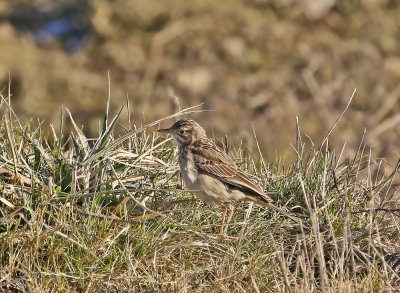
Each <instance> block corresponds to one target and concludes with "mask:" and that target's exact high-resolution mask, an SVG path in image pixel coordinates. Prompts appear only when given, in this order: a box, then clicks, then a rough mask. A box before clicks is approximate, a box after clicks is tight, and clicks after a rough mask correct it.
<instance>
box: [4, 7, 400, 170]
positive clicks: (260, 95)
mask: <svg viewBox="0 0 400 293" xmlns="http://www.w3.org/2000/svg"><path fill="white" fill-rule="evenodd" d="M399 15H400V2H399V1H397V0H347V1H339V0H319V1H314V0H304V1H296V0H247V1H244V0H229V1H185V0H169V1H155V0H135V1H132V0H114V1H111V0H110V1H100V0H99V1H80V0H75V1H73V0H68V1H66V0H65V1H50V0H35V1H21V0H13V1H1V2H0V42H1V53H0V90H1V92H2V93H3V94H4V93H7V91H8V83H9V75H10V76H11V93H12V103H13V105H14V108H15V109H16V110H17V112H18V115H19V116H20V117H23V118H24V119H25V120H26V119H32V117H38V118H40V119H44V120H45V122H44V123H45V124H47V125H48V124H49V123H54V124H57V123H58V122H59V116H60V111H61V105H65V106H66V107H68V108H69V109H70V110H71V111H72V112H73V115H74V117H75V119H76V120H77V122H78V123H79V124H80V125H84V131H85V132H86V133H87V134H89V135H91V134H93V135H95V134H96V132H97V129H98V121H99V119H101V117H102V115H103V113H104V111H105V104H106V98H107V96H108V79H107V72H108V71H109V72H110V81H111V95H112V109H113V110H114V111H117V110H118V109H119V108H120V107H121V105H123V104H125V103H126V100H127V98H128V99H129V101H130V105H131V110H132V115H131V116H132V117H131V119H132V121H134V122H135V123H141V122H144V121H152V120H154V119H157V118H160V117H162V116H165V115H168V114H171V113H173V112H174V111H176V110H177V109H178V107H181V108H184V107H187V106H193V105H197V104H199V103H204V105H203V106H202V107H203V108H204V109H212V110H215V112H207V113H202V114H198V115H197V116H194V118H196V119H197V120H199V122H201V123H202V124H203V125H204V126H205V128H206V129H208V130H210V131H211V130H213V131H214V134H215V137H220V136H222V135H225V134H228V135H230V137H231V138H232V139H233V140H234V141H235V143H239V142H240V140H242V139H243V141H244V143H245V144H246V145H247V147H249V148H250V149H252V150H255V141H254V135H253V130H252V126H251V124H252V123H253V124H254V129H255V132H256V134H257V137H258V140H259V143H260V145H261V149H262V152H263V154H264V155H265V156H266V157H267V158H269V159H270V160H273V159H274V158H275V157H276V155H277V154H278V156H279V157H282V158H285V157H286V156H290V154H293V150H292V148H291V146H290V144H291V143H292V144H293V143H294V140H295V117H296V116H299V119H300V125H301V129H302V131H304V132H305V133H306V134H307V135H309V136H310V137H311V138H312V140H313V141H314V142H315V143H316V144H318V143H319V142H320V140H321V138H322V137H323V136H324V135H326V134H327V132H328V131H329V129H330V127H331V126H332V125H333V124H334V122H335V120H336V119H337V118H338V117H339V115H340V114H341V112H342V111H343V109H344V108H345V107H346V104H347V102H348V100H349V98H350V96H351V94H352V92H353V90H354V88H357V93H356V95H355V98H354V100H353V102H352V104H351V106H350V108H349V110H348V111H347V113H346V115H345V116H344V117H343V119H342V120H341V122H340V124H339V125H338V128H337V129H336V130H335V135H333V138H332V144H331V146H332V147H335V148H338V149H340V148H341V147H342V145H343V143H344V142H346V154H350V155H351V154H352V153H354V152H355V151H356V150H357V148H358V146H359V144H360V141H361V138H362V137H363V134H364V129H366V130H367V132H366V136H365V141H366V142H367V144H368V145H369V146H370V147H372V150H373V154H374V155H373V156H374V157H381V156H382V157H388V158H390V159H397V158H398V156H399V153H398V145H399V142H400V137H399V135H400V128H399V123H400V122H399V121H400V114H398V113H399V108H400V103H399V96H400V50H399V48H400V22H399ZM175 96H176V97H178V98H177V99H176V98H175ZM177 101H179V105H178V103H177ZM123 115H124V116H123V119H125V120H126V119H127V114H126V113H124V114H123ZM285 160H286V159H284V161H285ZM394 164H395V163H394V162H393V164H392V165H394Z"/></svg>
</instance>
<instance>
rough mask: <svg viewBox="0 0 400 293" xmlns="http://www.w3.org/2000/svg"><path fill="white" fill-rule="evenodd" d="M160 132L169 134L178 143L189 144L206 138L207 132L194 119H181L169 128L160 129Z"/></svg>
mask: <svg viewBox="0 0 400 293" xmlns="http://www.w3.org/2000/svg"><path fill="white" fill-rule="evenodd" d="M158 132H160V133H162V134H170V135H171V136H172V137H173V138H174V139H175V140H176V141H177V143H178V144H191V143H194V142H196V141H197V140H200V139H206V138H207V134H206V131H205V130H204V129H203V127H201V126H200V124H199V123H197V122H196V121H194V120H191V119H181V120H178V121H176V122H175V123H174V124H173V125H172V126H171V127H170V128H166V129H160V130H158Z"/></svg>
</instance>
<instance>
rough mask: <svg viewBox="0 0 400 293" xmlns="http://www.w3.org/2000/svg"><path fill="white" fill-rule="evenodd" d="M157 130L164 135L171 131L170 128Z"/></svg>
mask: <svg viewBox="0 0 400 293" xmlns="http://www.w3.org/2000/svg"><path fill="white" fill-rule="evenodd" d="M157 132H159V133H161V134H164V135H166V134H169V133H171V128H165V129H159V130H157Z"/></svg>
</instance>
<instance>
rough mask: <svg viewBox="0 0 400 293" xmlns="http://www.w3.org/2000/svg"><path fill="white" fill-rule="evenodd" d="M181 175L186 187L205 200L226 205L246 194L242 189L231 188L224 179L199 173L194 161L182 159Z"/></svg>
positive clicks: (218, 204)
mask: <svg viewBox="0 0 400 293" xmlns="http://www.w3.org/2000/svg"><path fill="white" fill-rule="evenodd" d="M180 168H181V177H182V180H183V182H184V183H185V186H186V188H188V189H189V190H190V191H192V192H193V193H194V194H196V195H197V196H198V197H199V198H200V199H201V200H202V201H203V202H205V203H208V204H211V205H217V206H225V205H227V204H229V203H230V202H232V201H235V200H241V199H243V198H244V194H243V193H242V192H240V191H233V190H231V189H230V188H229V187H228V186H227V185H226V184H225V183H223V182H222V181H220V180H218V179H216V178H214V177H212V176H208V175H205V174H199V173H198V171H197V168H196V167H195V165H194V162H192V161H191V160H181V161H180Z"/></svg>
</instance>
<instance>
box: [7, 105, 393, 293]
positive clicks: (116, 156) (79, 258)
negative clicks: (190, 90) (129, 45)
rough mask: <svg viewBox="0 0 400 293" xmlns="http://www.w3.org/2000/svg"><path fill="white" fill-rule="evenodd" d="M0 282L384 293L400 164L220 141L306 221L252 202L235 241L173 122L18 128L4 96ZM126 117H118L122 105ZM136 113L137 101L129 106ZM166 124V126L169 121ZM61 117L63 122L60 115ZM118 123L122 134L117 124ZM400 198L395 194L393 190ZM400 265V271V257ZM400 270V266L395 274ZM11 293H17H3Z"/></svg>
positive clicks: (52, 287)
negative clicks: (185, 155)
mask: <svg viewBox="0 0 400 293" xmlns="http://www.w3.org/2000/svg"><path fill="white" fill-rule="evenodd" d="M2 110H3V112H2V115H1V117H0V120H1V121H0V125H1V126H0V133H1V135H0V290H4V291H7V290H9V292H206V291H207V292H209V291H214V292H226V291H228V290H229V291H231V292H315V291H321V292H372V291H373V292H384V291H385V292H387V291H390V290H394V288H396V286H398V281H399V271H398V269H399V267H400V265H399V258H400V257H399V256H398V255H396V251H400V247H399V243H400V236H399V235H400V234H399V231H400V229H399V216H400V215H399V214H400V212H399V204H398V202H399V201H398V194H397V193H396V185H395V184H394V182H396V176H398V172H397V166H389V165H388V163H387V162H385V160H373V159H372V158H371V157H370V156H369V152H368V150H366V149H365V146H364V145H363V144H361V145H360V149H359V151H358V153H357V154H356V156H355V157H353V158H343V157H342V156H341V153H342V151H341V152H339V153H336V152H335V151H332V150H330V148H329V137H327V138H326V139H325V140H324V141H323V143H322V144H321V145H319V146H316V145H314V146H311V147H308V148H307V149H306V147H305V145H306V144H305V143H303V141H302V139H303V138H302V137H301V135H300V131H299V132H298V137H297V145H296V146H295V147H294V149H295V152H296V155H297V158H296V160H295V161H293V163H292V164H291V166H290V168H288V169H283V167H282V165H281V164H280V163H279V161H277V162H275V163H271V164H267V163H266V162H265V161H264V160H263V159H262V156H261V159H255V158H253V157H252V156H251V155H250V154H249V153H248V152H247V151H246V150H245V149H244V148H238V149H237V148H235V147H233V146H232V145H231V144H230V143H229V141H227V140H224V141H223V142H222V143H221V144H222V146H223V147H224V148H225V150H226V151H227V152H228V153H229V154H230V155H231V156H232V157H233V158H235V159H236V160H237V163H238V164H239V165H240V166H241V168H243V169H244V170H246V171H247V172H249V173H250V174H253V175H254V176H255V178H258V179H259V180H260V183H261V184H262V185H263V186H264V188H265V190H267V191H268V192H270V195H271V197H273V198H274V199H275V200H276V201H277V202H278V204H280V205H285V206H286V207H287V208H290V209H292V210H293V211H294V212H301V213H303V214H307V215H308V216H309V218H308V219H306V220H304V221H303V223H301V224H299V223H294V222H293V221H291V220H290V219H287V218H285V217H284V216H282V215H280V214H278V213H276V212H274V211H270V210H266V209H263V208H259V207H256V206H253V205H251V204H250V205H249V204H247V203H240V204H237V205H236V211H235V214H234V217H233V219H232V221H231V223H230V225H229V228H228V236H227V237H225V238H224V239H221V238H220V237H218V231H219V216H220V211H219V210H217V209H215V208H213V207H210V206H207V205H204V204H202V203H201V202H200V201H199V200H198V199H197V198H194V197H193V196H192V194H191V193H190V192H188V191H185V189H183V188H182V185H181V180H180V177H179V172H178V171H179V170H178V166H177V164H176V153H175V147H174V145H173V143H172V142H171V140H170V139H167V140H165V139H163V138H160V137H158V136H157V135H156V134H155V132H154V131H153V130H154V128H152V127H153V126H157V125H158V124H159V123H160V122H162V121H163V120H166V119H170V118H174V117H177V116H180V115H187V114H190V113H191V112H193V111H195V110H196V109H195V108H191V109H186V110H183V111H180V112H178V113H176V114H174V115H172V116H169V117H165V118H164V119H161V120H158V121H154V122H153V123H150V124H147V125H144V126H141V127H136V126H134V125H130V124H128V125H119V124H118V117H119V114H117V115H116V116H115V117H114V118H110V117H109V115H108V112H107V113H106V115H105V118H104V121H103V123H102V125H100V127H99V135H98V137H97V138H95V139H89V138H87V137H86V136H85V135H84V134H83V132H82V131H81V129H80V128H79V127H77V126H76V125H75V123H74V122H73V121H74V120H73V117H72V115H71V114H70V113H69V112H68V110H65V111H63V112H64V113H67V114H68V115H67V116H68V117H64V116H63V117H61V120H62V121H64V120H66V119H69V120H70V121H71V122H72V125H73V126H74V127H73V128H74V131H73V132H71V133H64V130H63V128H62V126H61V129H59V130H55V129H53V131H52V132H51V133H50V135H49V136H46V135H44V134H43V132H42V131H41V127H42V125H41V124H40V123H38V124H37V125H35V123H31V124H29V125H26V126H22V125H20V123H19V121H18V119H17V117H16V115H14V112H13V111H12V109H11V108H10V107H9V99H8V100H7V99H4V98H3V99H2ZM120 113H121V112H120ZM128 114H129V108H128ZM169 122H170V121H169ZM61 125H63V123H61ZM116 128H120V129H119V131H118V133H121V129H122V132H123V134H122V135H120V136H118V137H114V130H115V129H116ZM396 197H397V198H396ZM396 262H397V265H396ZM396 270H397V271H396ZM7 292H8V291H7Z"/></svg>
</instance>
